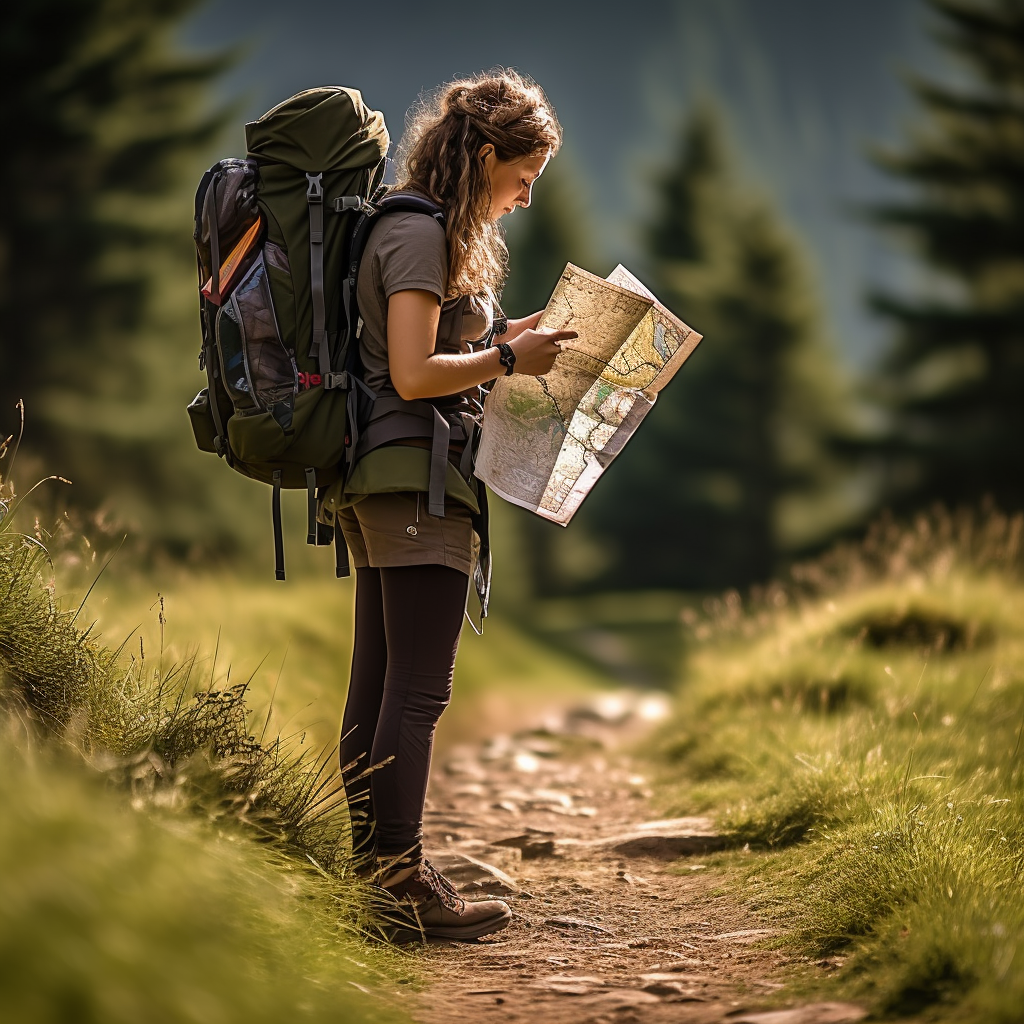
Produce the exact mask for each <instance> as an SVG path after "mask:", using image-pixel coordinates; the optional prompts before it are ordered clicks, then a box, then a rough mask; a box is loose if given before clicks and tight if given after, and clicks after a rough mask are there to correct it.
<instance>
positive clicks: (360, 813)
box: [341, 565, 469, 860]
mask: <svg viewBox="0 0 1024 1024" xmlns="http://www.w3.org/2000/svg"><path fill="white" fill-rule="evenodd" d="M468 585H469V577H468V576H467V575H466V574H465V573H464V572H460V571H459V570H458V569H451V568H449V567H448V566H446V565H403V566H395V567H391V568H385V569H372V568H362V569H356V616H355V619H356V622H355V640H354V643H353V649H352V676H351V679H350V681H349V689H348V699H347V701H346V702H345V717H344V720H343V724H342V730H341V764H342V767H343V768H345V769H346V770H345V774H344V778H345V792H346V794H347V797H348V805H349V812H350V816H351V818H352V845H353V848H354V850H355V853H356V855H357V857H369V856H371V855H372V854H373V853H374V851H376V854H377V856H378V857H381V858H385V859H388V860H391V859H395V858H399V857H402V856H404V855H408V856H409V857H410V858H411V859H414V860H415V859H418V858H419V857H420V856H421V855H422V842H423V801H424V799H425V797H426V793H427V774H428V772H429V770H430V752H431V748H432V746H433V741H434V728H435V726H436V725H437V720H438V719H439V718H440V717H441V712H442V711H444V709H445V708H446V707H447V706H448V701H449V700H450V699H451V692H452V672H453V670H454V667H455V652H456V650H457V648H458V645H459V633H460V631H461V629H462V616H463V611H464V609H465V607H466V592H467V587H468ZM389 758H391V759H392V760H390V762H389V763H388V764H386V765H383V766H382V767H379V768H374V769H373V770H372V771H371V772H370V773H369V775H368V776H364V777H363V778H358V776H359V775H360V774H361V773H363V772H365V771H366V770H367V769H368V768H369V767H370V766H371V765H379V764H380V763H381V762H382V761H387V760H388V759H389Z"/></svg>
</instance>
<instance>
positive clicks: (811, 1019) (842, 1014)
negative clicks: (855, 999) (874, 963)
mask: <svg viewBox="0 0 1024 1024" xmlns="http://www.w3.org/2000/svg"><path fill="white" fill-rule="evenodd" d="M867 1015H868V1011H867V1010H865V1009H864V1007H862V1006H855V1005H854V1004H853V1003H809V1004H808V1005H807V1006H796V1007H793V1009H791V1010H769V1011H767V1012H765V1013H742V1014H737V1015H736V1016H735V1017H731V1018H730V1019H731V1020H732V1022H733V1024H854V1022H855V1021H860V1020H863V1019H864V1018H865V1017H866V1016H867Z"/></svg>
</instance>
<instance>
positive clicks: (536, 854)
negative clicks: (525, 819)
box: [491, 829, 555, 860]
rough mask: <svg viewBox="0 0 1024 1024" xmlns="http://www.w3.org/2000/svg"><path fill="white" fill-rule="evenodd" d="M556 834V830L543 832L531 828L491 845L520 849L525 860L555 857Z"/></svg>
mask: <svg viewBox="0 0 1024 1024" xmlns="http://www.w3.org/2000/svg"><path fill="white" fill-rule="evenodd" d="M554 834H555V833H554V832H541V831H540V830H539V829H529V830H527V831H526V832H524V833H523V834H522V835H518V836H510V837H509V838H508V839H499V840H497V842H494V843H491V846H502V847H509V848H511V849H513V850H519V851H520V853H521V854H522V857H523V860H538V859H539V858H541V857H554V856H555V840H554V838H553V837H554Z"/></svg>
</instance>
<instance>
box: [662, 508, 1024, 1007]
mask: <svg viewBox="0 0 1024 1024" xmlns="http://www.w3.org/2000/svg"><path fill="white" fill-rule="evenodd" d="M1021 535H1022V521H1021V518H1020V517H1017V518H1015V519H1013V520H1007V519H1004V518H1002V517H1000V516H997V515H989V516H988V517H984V518H976V517H969V516H963V517H960V518H953V519H951V518H949V517H945V516H941V515H935V516H930V517H921V518H920V519H919V520H918V521H917V522H916V523H915V524H913V525H912V526H911V527H909V528H906V529H901V528H899V527H896V526H894V525H892V524H882V525H880V526H879V527H877V528H876V529H875V530H874V531H873V533H872V534H871V535H870V536H869V538H868V540H867V541H866V542H865V543H864V544H863V545H861V546H858V547H855V548H849V549H840V550H838V551H836V552H834V553H833V554H832V555H830V556H828V557H826V558H824V559H822V560H820V561H819V562H817V563H815V564H813V565H810V566H805V567H803V569H802V570H798V571H797V573H796V574H795V579H794V582H793V584H792V585H791V586H788V587H783V586H776V587H770V588H768V589H767V590H765V591H764V592H762V593H760V594H758V595H754V596H753V598H751V599H750V600H747V601H742V600H741V599H740V598H739V595H736V594H732V595H727V596H726V597H725V598H723V599H718V600H716V601H713V602H710V603H709V605H708V613H707V614H706V615H703V616H697V615H694V614H690V615H687V618H688V619H689V621H690V629H689V632H690V637H691V646H690V655H689V658H688V663H687V667H686V670H685V673H684V676H683V682H682V685H681V686H680V687H679V690H678V701H677V705H676V713H675V717H674V718H673V720H672V721H671V723H670V724H669V725H668V726H667V727H666V729H665V730H664V731H663V733H662V735H661V742H660V748H659V763H660V769H661V776H662V789H661V793H662V799H663V801H664V803H665V810H666V811H669V812H674V813H697V812H700V813H710V814H711V815H713V816H714V817H715V818H716V819H717V820H718V821H719V822H720V823H721V824H722V825H723V826H724V827H725V828H726V829H728V830H729V831H731V832H732V833H733V834H734V835H735V837H736V845H737V846H738V847H743V849H742V850H740V851H737V852H735V853H732V854H729V855H726V856H725V857H723V858H722V859H721V861H720V863H721V865H722V866H723V867H725V868H727V872H726V877H727V878H728V879H730V881H728V882H727V883H726V884H727V888H728V889H729V890H730V891H732V892H734V893H735V894H736V895H737V896H738V897H739V898H740V899H742V900H743V901H745V902H747V903H748V905H749V906H751V907H752V908H753V909H755V910H756V911H757V912H758V913H759V914H760V915H762V916H763V917H764V918H765V919H766V921H767V922H769V923H770V924H771V925H773V926H775V927H776V928H778V929H779V930H780V934H781V938H780V939H779V940H778V941H780V942H782V943H783V944H784V945H785V946H787V947H789V948H790V949H792V950H793V951H794V952H795V953H797V954H801V955H804V956H806V957H807V958H808V960H809V963H812V964H813V963H814V962H815V961H817V962H818V965H817V966H809V967H808V970H807V972H806V975H805V976H803V978H802V984H804V985H806V986H807V987H808V988H809V989H810V990H811V991H814V992H816V993H817V994H819V995H821V994H822V993H826V994H828V995H830V996H835V995H837V994H842V995H846V996H849V997H853V998H856V999H860V1000H865V1001H866V1003H867V1005H869V1006H870V1007H871V1008H872V1009H873V1010H874V1011H875V1012H876V1013H878V1014H880V1015H881V1016H883V1017H904V1016H910V1017H913V1018H914V1019H921V1020H943V1021H946V1020H949V1021H954V1020H956V1021H959V1020H962V1021H986V1022H1004V1021H1005V1022H1011V1021H1020V1020H1021V1007H1022V1006H1024V896H1022V891H1021V890H1022V883H1024V804H1022V796H1024V793H1022V782H1024V740H1022V730H1024V586H1022V581H1021V575H1020V569H1021V565H1022V558H1021ZM789 994H790V996H791V995H792V990H790V992H789Z"/></svg>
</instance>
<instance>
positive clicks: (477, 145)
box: [338, 71, 576, 939]
mask: <svg viewBox="0 0 1024 1024" xmlns="http://www.w3.org/2000/svg"><path fill="white" fill-rule="evenodd" d="M560 144H561V128H560V126H559V124H558V120H557V118H556V116H555V113H554V111H553V109H552V108H551V105H550V104H549V103H548V101H547V98H546V97H545V95H544V93H543V91H542V90H541V89H540V88H539V87H538V86H536V85H534V84H532V83H530V82H528V81H526V80H524V79H523V78H521V77H520V76H519V75H517V74H515V73H514V72H510V71H508V72H506V71H502V72H499V73H494V74H485V75H480V76H478V77H476V78H472V79H467V80H462V81H456V82H453V83H451V84H450V85H448V86H446V87H444V88H442V89H441V90H440V91H439V92H438V93H437V95H435V97H434V98H433V100H432V101H431V102H430V103H427V104H424V105H422V106H421V107H420V108H418V109H417V110H416V111H415V113H414V116H413V118H412V120H411V123H410V124H409V127H408V128H407V130H406V135H405V137H404V138H403V141H402V146H401V153H400V163H399V170H398V185H397V186H396V189H397V190H400V191H402V192H405V193H413V194H416V195H419V196H422V197H425V198H426V199H428V200H431V201H432V202H433V203H435V204H437V206H438V207H440V211H441V212H443V222H442V219H441V218H435V217H431V216H424V215H423V214H422V213H417V212H395V213H391V214H388V215H387V216H382V217H380V218H379V220H378V221H377V222H376V223H375V224H374V226H373V229H372V231H371V232H370V234H369V237H368V239H367V243H366V247H365V250H364V252H363V256H362V259H361V262H360V264H359V274H358V283H357V289H356V294H357V299H358V307H359V312H360V315H361V316H362V319H363V325H362V328H361V333H360V335H359V356H360V358H361V362H362V371H363V380H364V382H365V384H366V385H367V386H368V387H369V388H371V389H373V391H374V392H375V393H376V394H378V395H384V396H386V395H389V394H393V395H397V398H398V399H402V400H407V401H411V400H429V401H430V402H431V404H432V405H433V406H434V407H435V408H436V409H438V410H440V411H441V412H442V413H443V416H444V419H445V421H446V422H449V423H455V424H456V426H457V425H458V424H459V423H460V422H461V423H464V424H466V423H468V424H470V429H469V433H468V434H465V433H464V434H461V435H460V434H459V433H458V432H457V431H456V432H453V433H452V436H451V441H450V443H449V448H448V460H449V462H450V463H452V465H448V464H447V463H444V464H442V468H444V469H445V470H446V471H447V473H448V479H447V482H446V488H445V497H444V501H443V515H438V514H431V512H434V513H437V512H441V511H442V509H439V508H437V507H435V506H433V505H431V506H430V508H428V504H429V502H428V494H427V493H426V492H425V491H423V490H421V489H417V487H418V485H417V484H416V483H415V481H417V480H422V479H425V471H424V466H429V464H430V459H431V451H430V449H431V440H430V439H429V438H424V437H422V436H416V437H398V438H396V439H394V440H393V441H392V442H390V443H388V444H386V445H383V446H380V447H377V448H376V449H375V450H374V451H372V452H370V453H369V454H367V455H365V456H364V457H363V458H362V459H361V460H360V461H359V462H358V463H357V464H356V465H355V467H354V470H353V472H352V474H351V477H350V479H349V481H348V485H347V490H348V493H347V499H348V500H349V501H352V502H354V503H353V504H351V505H349V506H348V507H347V508H343V509H341V510H340V511H339V513H338V517H339V521H340V525H341V528H342V531H343V533H344V539H345V542H346V544H347V545H348V548H349V551H350V554H351V558H352V564H353V566H354V568H355V575H356V597H355V636H354V643H353V652H352V671H351V679H350V682H349V692H348V700H347V702H346V705H345V714H344V721H343V725H342V740H341V762H342V765H343V766H348V769H347V771H346V773H345V787H346V791H347V796H348V801H349V808H350V813H351V817H352V826H353V847H354V850H355V853H356V856H357V859H358V862H359V863H360V865H361V869H362V870H363V871H364V873H365V874H366V875H367V876H368V877H370V878H372V880H373V881H374V882H376V884H378V885H380V886H381V887H383V888H384V889H386V890H387V891H388V892H389V893H390V894H391V895H392V896H393V897H394V898H395V900H396V906H397V908H398V910H397V912H396V913H397V915H398V917H399V918H400V920H404V921H405V923H406V924H407V925H408V927H410V928H411V929H413V930H416V931H419V932H420V933H421V934H422V935H423V936H424V937H436V938H448V939H472V938H476V937H478V936H481V935H486V934H488V933H490V932H493V931H497V930H498V929H500V928H504V927H505V926H506V925H507V924H508V922H509V920H510V918H511V912H510V910H509V908H508V906H507V905H506V904H505V903H503V902H502V901H500V900H483V901H477V902H469V901H466V900H463V899H461V898H460V897H459V896H458V894H457V892H456V891H455V889H454V887H453V886H452V885H451V883H450V882H449V881H448V880H447V879H446V878H444V876H443V875H441V874H440V872H439V871H438V870H437V869H436V868H434V867H432V865H431V864H430V862H429V861H428V860H426V859H425V858H424V856H423V845H422V839H423V804H424V799H425V795H426V789H427V776H428V771H429V766H430V755H431V748H432V743H433V735H434V729H435V726H436V724H437V721H438V718H439V717H440V715H441V712H442V711H444V709H445V707H446V706H447V704H448V701H449V698H450V695H451V684H452V672H453V669H454V663H455V653H456V649H457V647H458V642H459V635H460V632H461V627H462V620H463V615H464V612H465V609H466V602H467V594H468V588H469V583H470V580H471V578H472V577H473V574H474V569H475V566H476V560H477V557H478V553H479V549H480V543H481V538H480V537H479V536H478V531H479V528H480V514H479V513H480V507H481V503H482V502H483V501H485V500H486V499H485V496H484V495H482V494H480V493H479V491H477V490H474V488H479V490H480V491H482V488H483V485H482V484H479V483H478V482H476V481H475V480H474V479H472V478H470V481H469V483H467V482H466V479H465V477H466V476H467V475H468V474H465V473H463V474H461V475H460V474H459V473H458V472H457V471H456V467H458V465H459V464H460V462H461V463H462V465H463V466H465V462H464V461H463V458H462V457H463V455H464V454H465V451H464V449H465V447H466V445H467V444H469V445H470V446H471V445H472V435H473V431H472V426H473V424H476V425H478V424H479V417H480V412H481V406H480V402H479V398H480V392H479V385H482V384H485V383H487V382H490V381H492V380H494V379H495V378H496V377H498V376H500V375H501V374H505V373H526V374H533V375H541V374H544V373H547V372H548V371H549V370H550V369H551V367H552V365H553V364H554V362H555V359H556V357H557V356H558V354H559V352H560V351H561V348H560V344H561V342H563V341H565V340H568V339H571V338H574V337H576V335H575V333H574V332H571V331H550V330H542V329H538V328H537V322H538V320H539V317H540V314H539V313H537V314H535V315H533V316H530V317H527V318H525V319H523V320H506V319H505V318H504V317H503V316H501V314H500V309H499V307H498V304H497V297H498V294H499V293H500V290H501V287H502V284H503V280H504V276H505V271H506V257H507V252H506V249H505V245H504V241H503V233H502V230H501V228H500V226H499V223H498V222H499V220H500V218H501V217H503V216H504V215H506V214H509V213H512V212H513V211H514V210H515V208H516V207H524V208H525V207H527V206H529V205H530V197H531V190H532V188H533V186H534V183H535V182H536V181H537V179H538V178H539V177H540V176H541V174H542V172H543V170H544V168H545V166H546V165H547V162H548V161H549V160H550V159H551V158H552V157H553V156H554V155H555V154H556V152H557V151H558V148H559V146H560ZM488 342H490V344H488ZM377 404H382V403H381V402H380V399H378V402H377ZM460 437H461V440H460ZM470 454H471V453H470ZM374 480H376V481H377V483H376V484H375V483H374ZM403 481H408V482H409V483H408V486H406V485H405V484H404V483H403ZM484 539H485V538H484ZM371 765H374V766H378V767H375V768H374V769H373V770H372V771H369V772H368V774H363V776H362V778H359V777H358V776H359V775H360V774H362V773H365V772H367V769H369V768H370V766H371Z"/></svg>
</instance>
